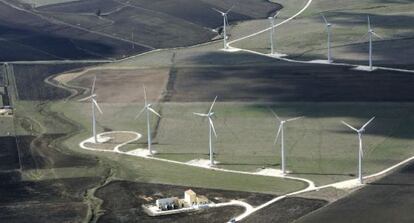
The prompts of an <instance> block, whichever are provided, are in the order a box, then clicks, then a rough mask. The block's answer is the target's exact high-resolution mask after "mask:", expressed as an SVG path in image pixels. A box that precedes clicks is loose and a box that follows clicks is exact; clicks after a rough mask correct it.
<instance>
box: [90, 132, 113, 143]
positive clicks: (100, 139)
mask: <svg viewBox="0 0 414 223" xmlns="http://www.w3.org/2000/svg"><path fill="white" fill-rule="evenodd" d="M104 134H105V132H104V133H100V134H99V135H97V136H96V139H97V140H98V142H97V143H95V138H94V137H93V136H92V137H91V138H88V139H86V140H85V141H84V142H85V143H94V144H100V143H106V142H109V141H110V140H111V139H112V138H111V137H109V136H103V135H104Z"/></svg>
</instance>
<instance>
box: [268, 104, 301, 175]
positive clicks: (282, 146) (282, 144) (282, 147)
mask: <svg viewBox="0 0 414 223" xmlns="http://www.w3.org/2000/svg"><path fill="white" fill-rule="evenodd" d="M270 111H271V112H272V113H273V115H274V116H275V118H276V119H277V120H278V121H279V122H280V125H279V129H278V130H277V134H276V138H275V142H274V144H275V145H276V143H277V139H278V138H279V135H280V137H281V141H280V154H281V155H280V157H281V166H282V168H281V169H282V174H283V175H285V174H286V162H285V138H284V128H283V127H284V125H285V123H287V122H291V121H295V120H298V119H300V118H302V117H303V116H300V117H296V118H291V119H287V120H282V119H280V118H279V116H278V115H277V114H276V113H275V112H274V111H273V110H270Z"/></svg>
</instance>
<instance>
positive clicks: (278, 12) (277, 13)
mask: <svg viewBox="0 0 414 223" xmlns="http://www.w3.org/2000/svg"><path fill="white" fill-rule="evenodd" d="M279 14H280V10H279V11H277V12H276V14H275V15H274V16H273V18H274V19H276V17H277V16H278V15H279Z"/></svg>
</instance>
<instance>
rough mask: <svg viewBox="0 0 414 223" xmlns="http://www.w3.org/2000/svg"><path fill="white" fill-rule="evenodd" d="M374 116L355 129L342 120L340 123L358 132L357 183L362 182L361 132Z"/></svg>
mask: <svg viewBox="0 0 414 223" xmlns="http://www.w3.org/2000/svg"><path fill="white" fill-rule="evenodd" d="M374 118H375V117H372V118H371V119H370V120H369V121H368V122H367V123H365V124H364V125H363V126H362V127H361V128H360V129H356V128H354V127H352V126H351V125H350V124H348V123H346V122H344V121H342V123H343V124H344V125H346V126H348V127H349V128H350V129H352V130H354V131H355V132H357V133H358V139H359V152H358V179H359V183H361V184H362V183H363V179H362V158H363V156H364V151H363V150H362V133H363V132H365V127H367V126H368V124H369V123H371V122H372V120H374Z"/></svg>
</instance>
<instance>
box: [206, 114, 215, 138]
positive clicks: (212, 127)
mask: <svg viewBox="0 0 414 223" xmlns="http://www.w3.org/2000/svg"><path fill="white" fill-rule="evenodd" d="M208 121H209V122H210V125H211V129H212V130H213V133H214V136H216V138H217V133H216V129H215V128H214V124H213V120H212V119H211V118H210V117H208Z"/></svg>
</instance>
